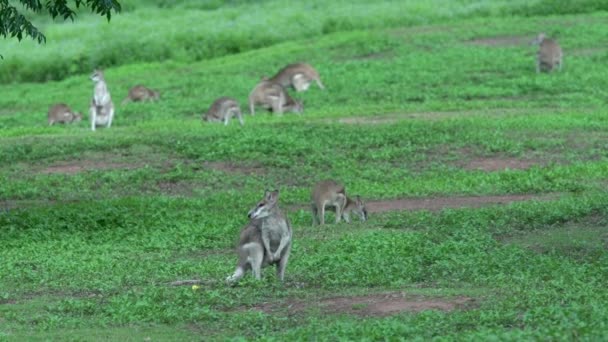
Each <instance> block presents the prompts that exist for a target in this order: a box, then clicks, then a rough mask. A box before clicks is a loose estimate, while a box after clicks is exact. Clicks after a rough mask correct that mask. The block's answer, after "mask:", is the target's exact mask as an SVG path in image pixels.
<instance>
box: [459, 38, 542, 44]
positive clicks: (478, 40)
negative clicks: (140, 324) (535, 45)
mask: <svg viewBox="0 0 608 342" xmlns="http://www.w3.org/2000/svg"><path fill="white" fill-rule="evenodd" d="M533 39H534V38H533V37H530V36H498V37H485V38H475V39H471V40H469V41H467V43H468V44H472V45H482V46H517V45H526V44H529V43H530V42H531V41H532V40H533Z"/></svg>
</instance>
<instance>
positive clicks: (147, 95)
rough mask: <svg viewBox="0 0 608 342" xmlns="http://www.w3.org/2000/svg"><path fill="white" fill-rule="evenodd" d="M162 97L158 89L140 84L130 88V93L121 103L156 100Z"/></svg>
mask: <svg viewBox="0 0 608 342" xmlns="http://www.w3.org/2000/svg"><path fill="white" fill-rule="evenodd" d="M159 97H160V95H159V93H158V92H157V91H156V90H152V89H150V88H146V87H145V86H143V85H141V84H138V85H136V86H134V87H133V88H131V89H129V95H127V97H125V99H124V100H122V103H121V104H123V105H124V104H126V103H127V102H129V101H133V102H145V101H156V100H158V98H159Z"/></svg>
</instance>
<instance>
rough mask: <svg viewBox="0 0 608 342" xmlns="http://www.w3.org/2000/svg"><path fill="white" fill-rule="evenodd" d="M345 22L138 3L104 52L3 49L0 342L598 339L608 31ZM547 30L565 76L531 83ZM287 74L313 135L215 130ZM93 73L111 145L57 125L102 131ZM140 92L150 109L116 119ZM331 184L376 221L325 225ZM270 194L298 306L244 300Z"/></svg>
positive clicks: (424, 19) (53, 31) (346, 8)
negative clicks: (313, 205) (257, 208)
mask: <svg viewBox="0 0 608 342" xmlns="http://www.w3.org/2000/svg"><path fill="white" fill-rule="evenodd" d="M351 3H352V2H348V4H347V3H346V2H343V1H338V2H333V3H332V4H327V5H323V6H322V4H321V2H316V1H307V2H301V3H298V4H294V5H293V6H286V2H284V1H264V2H255V3H254V2H250V1H228V2H223V1H209V2H200V1H184V2H180V3H179V4H174V2H168V1H150V2H143V1H133V2H130V3H129V4H126V3H125V4H124V6H123V9H124V13H123V14H121V15H120V16H116V17H113V19H112V22H111V24H109V25H107V26H106V24H105V23H104V24H103V25H104V26H103V28H101V29H100V28H99V27H98V23H97V22H95V20H93V19H92V17H88V16H87V14H86V13H80V14H79V16H81V17H79V18H78V19H77V21H76V23H75V24H59V23H52V22H48V21H47V22H44V21H43V23H44V25H47V26H45V28H44V29H45V32H47V33H48V37H49V42H48V44H47V46H46V47H44V48H39V47H35V46H34V45H33V44H32V45H30V44H29V43H26V44H21V45H19V46H17V45H13V42H3V45H2V46H0V50H2V51H3V54H4V56H5V58H6V59H5V60H3V61H1V62H0V80H2V81H3V82H4V84H2V85H0V93H1V94H2V96H1V97H0V161H1V163H0V245H1V246H2V248H1V249H0V260H1V267H0V340H4V339H6V340H14V341H20V340H65V339H66V338H67V339H71V340H87V341H88V340H91V341H94V340H127V341H129V340H133V341H141V340H146V339H148V338H149V340H152V341H155V340H179V341H183V340H231V339H237V340H238V339H242V338H245V339H248V340H250V339H251V340H255V339H262V340H311V339H317V340H361V339H364V340H378V339H389V340H398V339H405V340H410V339H411V340H415V339H437V340H467V341H468V340H564V341H565V340H605V339H606V338H608V336H607V333H606V332H607V331H608V326H607V323H606V322H608V309H606V307H605V305H604V303H606V301H607V300H608V293H607V292H606V291H605V284H606V282H607V281H608V272H607V269H606V267H605V265H606V263H607V262H608V253H607V251H606V248H607V241H608V240H607V239H608V236H607V232H606V229H605V228H604V227H605V226H606V223H607V222H608V193H607V192H606V185H607V184H608V182H607V181H608V179H607V177H608V176H607V175H608V158H607V157H608V154H607V152H606V151H608V149H607V147H608V119H607V118H606V115H605V113H604V107H605V105H606V98H607V97H606V92H605V90H604V89H607V88H608V87H607V86H608V84H607V82H608V81H607V80H608V71H607V69H606V68H605V67H604V65H605V62H606V61H607V60H608V49H607V48H606V47H605V44H602V42H603V40H604V39H605V37H604V36H605V24H606V21H607V20H608V14H607V13H605V12H601V11H594V12H588V13H584V14H567V13H571V12H569V11H557V10H556V11H557V12H556V13H559V14H560V15H551V14H556V13H551V12H546V11H545V12H542V13H539V12H533V13H532V14H534V15H536V16H532V15H530V13H524V12H518V10H517V9H518V8H519V9H521V8H524V7H525V6H528V7H529V8H541V7H534V6H542V5H543V4H544V3H545V2H543V1H538V2H526V3H525V4H524V3H523V2H519V1H512V2H505V1H498V0H496V1H482V2H477V1H461V2H454V1H431V2H424V3H423V2H405V3H403V2H400V3H397V2H372V3H364V2H356V3H354V4H352V5H349V4H351ZM440 5H441V6H440ZM303 8H306V9H307V10H308V12H306V13H307V14H306V15H304V14H302V13H303V12H302V9H303ZM404 8H405V9H408V10H407V11H405V12H404ZM594 9H598V10H601V9H602V8H601V7H598V8H595V7H594ZM535 11H537V10H535ZM538 11H540V10H538ZM404 13H405V14H404ZM576 13H578V12H576ZM176 18H180V20H178V19H176ZM34 19H35V18H34ZM211 19H213V20H211ZM270 21H272V25H270V24H269V22H270ZM294 21H295V22H298V25H295V24H293V23H294ZM99 25H101V24H99ZM159 28H162V29H159ZM99 30H101V32H103V33H104V35H105V36H106V37H108V38H109V39H108V42H107V44H103V45H100V44H98V43H96V42H95V37H96V35H97V34H98V32H99ZM540 31H545V32H547V33H548V34H551V35H555V36H557V37H558V39H559V42H560V44H561V45H562V47H563V49H564V51H565V59H564V70H563V71H562V72H559V73H552V74H536V73H535V72H534V56H535V47H531V46H530V45H529V42H530V41H531V40H532V37H533V36H534V35H535V34H536V33H537V32H540ZM193 32H196V34H194V33H193ZM142 37H143V38H142ZM180 37H181V38H180ZM9 47H10V48H9ZM162 49H166V53H165V52H163V51H165V50H162ZM97 50H99V51H101V50H103V53H102V54H95V53H90V51H97ZM4 51H6V52H4ZM126 52H128V53H126ZM83 56H84V57H83ZM74 61H81V63H80V64H78V63H76V64H75V62H74ZM294 61H306V62H309V63H310V64H312V65H314V66H315V68H316V69H317V70H318V71H319V73H320V75H321V78H322V80H323V83H324V84H325V85H326V87H327V89H326V90H325V91H322V90H319V89H318V88H317V87H315V86H312V87H311V89H309V90H308V91H307V92H304V93H295V94H293V96H294V97H296V98H298V99H302V100H304V106H305V111H304V113H303V114H302V115H295V114H286V115H284V116H282V117H277V116H273V115H271V114H267V113H264V112H263V111H260V112H259V113H258V114H256V115H255V116H249V115H247V116H246V117H245V125H244V126H243V127H240V126H239V125H238V124H236V123H235V122H233V123H232V124H231V125H230V126H227V127H225V126H223V125H221V124H209V123H203V122H202V121H201V114H202V113H203V112H204V111H206V109H207V108H208V106H209V105H210V104H211V102H212V101H213V100H214V99H216V98H217V97H220V96H231V97H234V98H237V99H239V100H240V101H241V102H242V104H243V109H245V101H246V98H247V96H248V94H249V92H250V90H251V89H252V88H253V86H254V85H255V83H256V82H257V81H258V80H259V79H260V77H261V76H262V75H270V74H272V73H274V72H276V71H277V70H278V69H279V68H280V67H282V66H284V65H285V64H288V63H291V62H294ZM97 64H101V65H104V66H106V67H107V68H106V70H105V75H106V80H107V82H108V86H109V89H110V91H111V93H112V97H113V100H114V103H115V104H116V105H117V109H116V118H115V122H114V123H113V125H112V128H111V129H101V128H100V129H98V130H97V131H96V132H91V131H90V129H89V127H88V124H87V123H86V120H85V121H83V122H80V123H76V124H72V125H63V126H62V125H57V126H53V127H48V126H47V125H46V111H47V110H48V107H49V106H50V105H52V104H53V103H56V102H65V103H67V104H69V105H70V106H71V107H72V108H74V109H75V110H78V111H83V112H86V107H87V106H88V103H89V100H90V96H91V93H92V88H93V84H92V82H91V81H90V80H89V79H88V73H89V72H90V71H91V70H90V69H92V68H93V67H94V66H95V65H97ZM110 66H112V67H110ZM44 80H53V81H48V82H45V83H38V81H44ZM138 83H141V84H145V85H146V86H148V87H151V88H153V89H156V90H159V91H160V93H161V99H160V101H159V102H157V103H130V104H127V105H120V104H119V103H120V101H121V100H122V98H124V97H125V96H126V94H127V91H128V89H129V88H130V87H131V86H133V85H135V84H138ZM324 178H335V179H338V180H340V181H342V182H343V183H344V184H345V185H346V189H347V191H348V193H349V194H353V195H354V194H360V195H361V196H362V197H363V198H364V199H365V200H366V201H367V202H368V207H369V208H373V210H370V211H371V213H370V220H369V221H368V222H364V223H361V222H359V221H356V222H354V223H352V224H350V225H349V224H345V223H341V224H328V225H326V226H323V227H318V226H311V215H310V212H309V210H308V207H309V203H308V202H309V199H310V190H311V188H312V185H313V184H314V182H316V181H318V180H321V179H324ZM266 188H280V189H281V198H280V203H281V207H282V208H283V210H284V211H286V212H287V213H288V216H289V218H290V220H291V222H292V225H293V229H294V235H295V236H294V241H293V250H292V254H291V258H290V264H289V266H288V267H287V272H286V282H285V283H284V284H281V283H279V282H278V280H277V279H276V277H275V275H274V272H273V270H270V269H265V270H263V280H262V281H260V282H257V281H255V280H254V279H252V277H251V276H247V277H245V278H244V279H243V281H242V282H241V283H239V285H238V286H236V287H228V286H226V285H225V283H224V279H225V277H226V276H228V275H229V274H231V273H232V272H233V271H234V267H235V265H236V254H235V253H234V244H235V242H236V239H237V237H238V233H239V231H240V229H241V228H242V227H243V225H244V224H245V223H246V222H247V217H246V213H247V211H248V210H249V209H250V208H251V206H253V205H254V203H255V202H256V201H257V200H259V199H260V197H261V196H262V193H263V191H264V189H266ZM464 196H468V197H466V198H468V199H469V200H468V201H465V200H463V198H465V197H464ZM488 196H494V197H500V198H501V199H505V200H504V201H505V202H507V203H504V204H502V205H490V206H484V205H483V204H484V201H485V200H487V199H489V197H488ZM518 196H519V197H522V198H523V200H521V199H522V198H519V197H518ZM470 198H475V201H472V200H470ZM517 198H519V199H520V200H518V201H515V199H517ZM396 199H408V200H410V201H419V202H418V203H422V205H420V207H422V208H423V210H413V209H412V208H410V207H408V205H407V203H406V204H403V203H405V202H398V201H395V200H396ZM386 203H392V204H393V207H390V208H388V206H386ZM398 203H401V204H400V205H401V207H398V206H397V204H398ZM424 203H434V204H437V203H439V204H437V205H435V206H429V205H426V206H425V204H424ZM442 204H446V205H442ZM448 204H449V205H448ZM387 208H388V209H393V210H387ZM424 208H426V209H424ZM437 208H439V210H437ZM328 222H333V220H331V219H330V220H329V221H328ZM186 279H200V281H201V282H200V284H199V286H200V287H199V288H198V289H196V288H194V289H193V288H192V287H191V286H171V283H172V282H173V281H177V280H186ZM386 296H396V297H390V298H401V299H403V300H404V301H407V300H408V299H409V300H411V301H412V302H413V303H415V305H412V307H414V308H415V309H412V307H409V308H408V307H407V305H406V304H408V303H407V302H406V303H401V304H403V305H404V306H403V308H402V309H400V310H395V311H392V312H387V311H382V310H379V309H378V306H379V305H380V304H381V303H382V302H381V299H382V298H384V297H386ZM362 298H363V299H365V300H363V299H362ZM356 299H358V300H356ZM372 299H373V300H377V301H378V302H373V301H372ZM392 301H394V302H397V300H396V299H394V300H392ZM412 302H410V303H409V304H412ZM427 302H433V303H435V305H437V306H435V307H433V306H429V307H424V305H426V304H425V303H427ZM337 303H338V304H340V305H338V304H337ZM437 303H443V304H442V305H443V306H440V305H439V304H437ZM455 303H456V304H455ZM458 303H464V304H458ZM420 306H422V307H423V308H426V309H428V308H431V309H433V308H434V310H424V309H423V310H418V308H419V307H420ZM441 308H443V309H441ZM385 309H386V308H385Z"/></svg>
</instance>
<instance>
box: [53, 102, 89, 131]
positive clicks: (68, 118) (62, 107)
mask: <svg viewBox="0 0 608 342" xmlns="http://www.w3.org/2000/svg"><path fill="white" fill-rule="evenodd" d="M47 119H48V123H49V126H52V125H53V124H56V123H62V124H64V123H72V122H78V121H80V120H82V113H80V112H74V111H73V110H72V109H70V107H69V106H68V105H66V104H65V103H58V104H56V105H53V106H51V107H50V108H49V112H48V114H47Z"/></svg>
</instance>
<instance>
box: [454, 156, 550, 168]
mask: <svg viewBox="0 0 608 342" xmlns="http://www.w3.org/2000/svg"><path fill="white" fill-rule="evenodd" d="M542 164H543V163H542V162H540V161H535V160H523V159H517V158H497V157H487V158H476V159H473V160H470V161H469V162H467V163H466V164H464V165H462V166H463V167H464V168H465V169H467V170H483V171H502V170H505V169H511V170H527V169H529V168H530V167H532V166H534V165H542Z"/></svg>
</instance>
